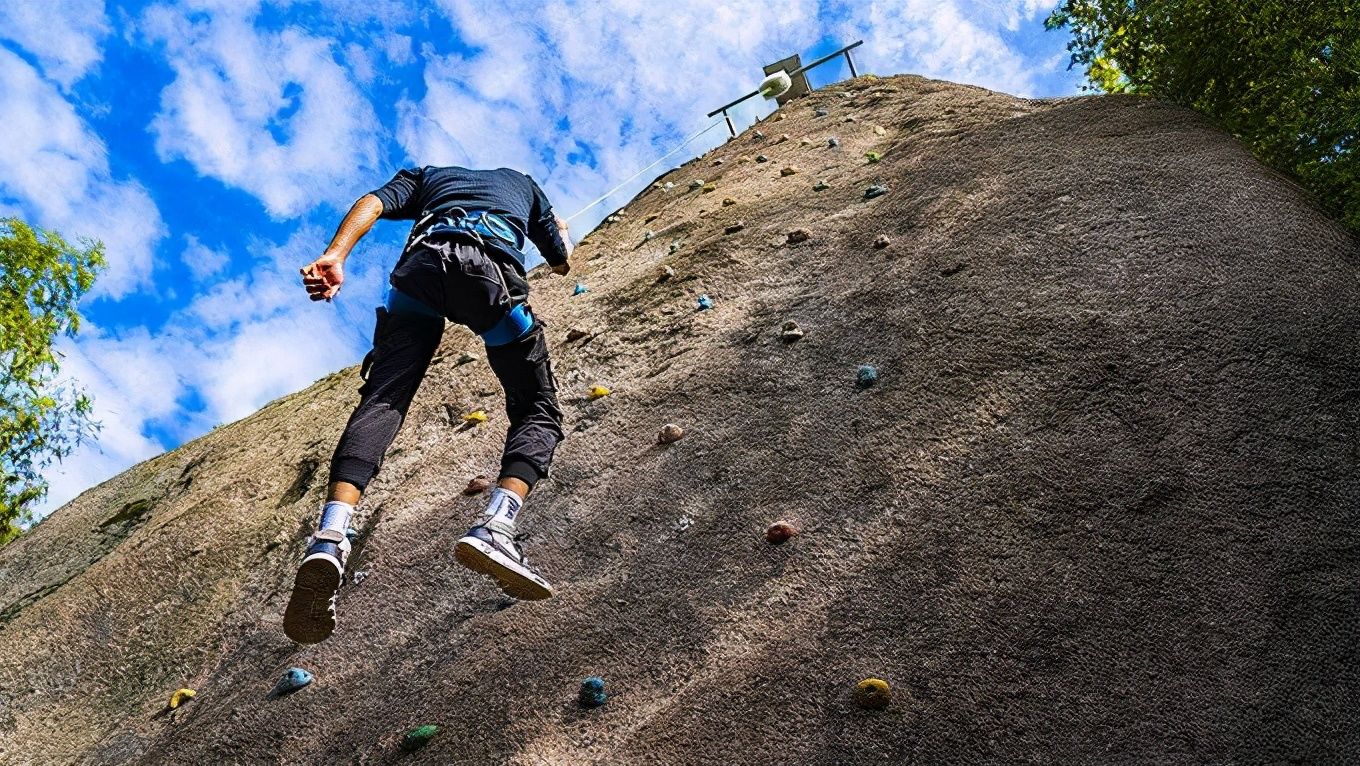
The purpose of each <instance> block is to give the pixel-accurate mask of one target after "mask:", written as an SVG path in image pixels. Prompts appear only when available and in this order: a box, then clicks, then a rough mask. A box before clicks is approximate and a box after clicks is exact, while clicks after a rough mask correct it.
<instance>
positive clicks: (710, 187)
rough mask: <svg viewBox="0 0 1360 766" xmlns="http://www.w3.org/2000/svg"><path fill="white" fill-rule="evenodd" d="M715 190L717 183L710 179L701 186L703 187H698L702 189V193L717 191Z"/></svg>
mask: <svg viewBox="0 0 1360 766" xmlns="http://www.w3.org/2000/svg"><path fill="white" fill-rule="evenodd" d="M717 190H718V185H717V184H716V183H714V182H712V181H709V182H708V183H706V184H704V188H703V189H700V191H702V192H703V193H704V194H708V193H710V192H715V191H717Z"/></svg>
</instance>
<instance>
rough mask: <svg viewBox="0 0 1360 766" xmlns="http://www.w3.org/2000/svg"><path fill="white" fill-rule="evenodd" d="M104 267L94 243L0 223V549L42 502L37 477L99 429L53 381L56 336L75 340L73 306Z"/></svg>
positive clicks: (72, 392) (43, 487)
mask: <svg viewBox="0 0 1360 766" xmlns="http://www.w3.org/2000/svg"><path fill="white" fill-rule="evenodd" d="M103 266H104V247H103V245H101V244H99V243H97V242H88V241H87V242H81V243H80V245H79V246H72V245H70V244H69V243H67V242H66V240H64V239H62V237H61V236H60V235H59V234H57V233H55V232H51V231H34V230H33V229H31V228H29V226H28V225H27V224H25V223H24V222H23V221H21V220H19V219H17V218H0V468H2V469H3V474H0V543H3V542H7V541H8V540H10V539H11V538H13V537H14V536H15V535H17V534H18V532H19V527H18V524H19V523H21V522H23V521H25V520H27V519H28V518H29V517H30V514H31V508H32V506H33V504H35V503H37V502H39V501H41V500H42V499H43V498H44V497H46V495H47V483H46V482H45V481H44V480H43V478H42V475H41V471H42V469H43V468H46V467H47V466H49V465H51V463H52V461H54V460H58V461H59V460H61V459H62V458H64V457H66V456H67V455H70V454H71V452H72V451H73V450H74V449H75V448H76V447H77V446H79V445H80V444H81V443H82V442H83V441H84V440H85V439H88V438H91V437H93V435H94V434H95V433H96V432H97V431H98V429H99V424H98V423H96V422H94V421H92V420H91V415H92V414H93V409H94V404H93V402H92V401H91V400H90V398H89V396H87V395H86V394H85V393H83V392H82V391H80V390H79V389H78V388H77V387H76V385H75V384H74V383H71V382H59V381H58V380H57V374H58V372H59V371H60V364H59V362H58V358H57V354H56V353H55V352H54V350H53V348H52V343H53V341H54V340H55V338H56V337H57V335H58V334H64V335H66V336H68V337H75V334H76V332H77V331H78V330H79V328H80V313H79V311H78V308H77V304H78V303H79V301H80V297H81V296H82V295H84V294H85V293H86V292H87V291H88V290H89V289H90V287H92V286H93V285H94V279H95V275H96V274H97V272H98V270H99V269H100V268H102V267H103Z"/></svg>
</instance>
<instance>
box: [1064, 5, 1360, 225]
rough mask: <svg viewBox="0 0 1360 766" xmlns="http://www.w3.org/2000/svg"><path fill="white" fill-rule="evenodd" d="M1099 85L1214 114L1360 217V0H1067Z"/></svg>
mask: <svg viewBox="0 0 1360 766" xmlns="http://www.w3.org/2000/svg"><path fill="white" fill-rule="evenodd" d="M1044 25H1045V27H1047V28H1048V29H1060V28H1064V27H1066V28H1068V29H1069V30H1070V31H1071V33H1072V39H1071V40H1070V41H1069V42H1068V45H1067V49H1068V50H1069V51H1071V53H1072V59H1071V66H1072V67H1081V68H1082V69H1083V70H1084V71H1085V73H1086V76H1087V79H1088V80H1089V81H1090V82H1091V84H1092V85H1091V87H1093V88H1099V89H1100V90H1103V91H1106V92H1112V93H1114V92H1127V93H1137V94H1144V95H1150V96H1155V97H1157V98H1161V99H1165V100H1168V101H1173V102H1175V103H1178V104H1182V105H1184V106H1188V107H1192V108H1194V109H1197V110H1199V111H1201V112H1204V113H1205V114H1208V115H1209V116H1211V117H1212V118H1214V119H1215V120H1216V121H1217V122H1218V123H1219V124H1220V125H1221V126H1223V128H1224V129H1226V130H1228V131H1229V132H1230V133H1232V134H1233V135H1235V136H1237V137H1238V138H1240V139H1242V140H1243V141H1245V142H1246V143H1247V144H1248V145H1249V146H1250V147H1251V148H1252V150H1253V151H1254V152H1255V153H1256V155H1257V156H1258V157H1260V158H1261V159H1262V160H1263V161H1265V162H1267V163H1269V164H1271V165H1273V166H1275V167H1276V168H1279V169H1281V170H1284V171H1286V172H1289V173H1292V174H1293V175H1294V176H1295V177H1297V178H1298V179H1299V180H1300V181H1301V182H1302V183H1303V184H1304V186H1306V187H1308V188H1309V189H1311V190H1312V191H1313V192H1314V193H1315V194H1317V196H1318V198H1319V199H1320V200H1321V201H1322V203H1323V204H1324V205H1325V206H1326V207H1328V208H1329V209H1330V210H1331V212H1333V213H1335V214H1336V215H1338V216H1340V217H1341V218H1342V220H1344V221H1346V222H1347V223H1348V224H1349V225H1351V226H1352V227H1354V228H1360V156H1357V154H1358V153H1360V0H1315V1H1313V2H1307V3H1299V2H1296V1H1295V0H1066V1H1065V2H1063V3H1062V4H1061V5H1060V6H1058V8H1057V9H1055V10H1054V11H1053V13H1052V14H1050V15H1049V17H1048V19H1046V20H1045V22H1044Z"/></svg>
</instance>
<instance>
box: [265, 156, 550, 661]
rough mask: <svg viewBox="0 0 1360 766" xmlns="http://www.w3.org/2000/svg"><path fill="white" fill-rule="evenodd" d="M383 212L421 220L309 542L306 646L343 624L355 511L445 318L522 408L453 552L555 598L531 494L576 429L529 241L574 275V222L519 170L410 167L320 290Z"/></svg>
mask: <svg viewBox="0 0 1360 766" xmlns="http://www.w3.org/2000/svg"><path fill="white" fill-rule="evenodd" d="M379 218H388V219H395V220H411V221H415V224H414V225H412V227H411V233H410V235H409V236H408V237H407V240H406V246H405V247H404V248H403V249H402V254H401V258H400V259H399V260H398V261H397V265H396V267H395V268H393V270H392V274H391V276H390V277H389V279H388V281H389V283H390V285H391V289H390V290H389V292H388V295H387V299H386V301H385V304H384V305H383V306H382V307H380V308H379V309H378V310H377V313H378V323H377V327H376V328H375V329H374V332H373V350H372V351H370V352H369V354H368V356H366V357H365V358H364V363H363V364H362V365H361V367H360V376H361V377H362V378H363V379H364V383H363V385H362V386H361V387H360V388H359V395H360V399H359V404H358V406H357V407H356V408H355V409H354V412H353V414H351V415H350V418H349V422H348V424H347V425H346V426H345V431H344V433H343V434H342V435H341V437H340V443H339V444H338V445H336V448H335V453H334V455H333V456H332V458H331V465H330V486H329V487H328V494H327V500H326V504H325V507H324V509H323V510H322V513H321V522H320V529H318V530H317V532H316V534H314V535H313V536H312V537H311V539H310V540H309V544H308V547H307V552H306V554H305V556H304V557H303V560H302V565H301V566H300V567H299V568H298V571H297V576H296V578H295V580H294V583H293V595H292V597H291V598H290V599H289V601H288V608H287V610H286V611H285V612H284V617H283V629H284V632H285V633H286V634H287V635H288V636H289V638H292V639H293V640H294V641H297V642H299V643H306V644H310V643H316V642H318V641H321V640H323V639H325V638H326V637H327V636H329V635H330V634H331V632H332V631H333V630H334V629H335V593H336V590H337V589H338V588H339V587H340V581H341V578H342V576H343V574H344V571H345V560H346V558H347V557H348V555H349V551H350V543H349V540H348V539H347V537H346V534H345V530H346V529H347V528H348V527H349V522H350V515H351V514H352V513H353V512H354V507H355V506H356V505H357V504H358V502H359V498H360V496H361V494H362V493H363V491H364V488H365V487H366V486H367V485H368V483H369V482H370V481H371V480H372V479H373V477H374V475H375V474H377V472H378V468H379V467H380V466H381V465H382V460H383V456H384V454H385V453H386V451H387V448H388V446H389V445H390V444H391V443H392V440H393V439H394V438H396V435H397V431H398V430H399V429H400V428H401V423H402V420H403V419H404V418H405V416H406V410H407V408H408V407H409V406H410V404H411V399H412V398H413V397H414V396H415V393H416V389H417V388H418V387H419V386H420V382H421V380H422V379H423V378H424V376H425V372H426V370H427V369H428V367H429V365H430V360H431V359H432V358H433V357H434V353H435V350H436V349H437V348H438V347H439V341H440V338H441V337H442V336H443V334H444V320H445V319H448V320H449V321H452V322H456V323H459V324H463V325H467V326H468V327H469V328H470V329H471V330H472V331H473V332H474V333H476V334H477V335H479V336H481V338H482V340H483V341H485V343H486V358H487V362H488V363H489V364H490V365H491V369H492V371H493V372H495V374H496V377H497V379H499V380H500V383H501V386H502V388H504V389H505V409H506V414H507V415H508V416H509V418H510V429H509V432H508V433H507V434H506V438H505V450H504V453H503V456H502V459H501V468H500V475H499V479H498V481H497V485H498V486H496V487H495V488H494V489H493V490H492V492H491V497H490V500H489V502H488V503H487V507H486V511H485V512H484V513H483V515H482V518H481V520H480V521H479V522H478V523H477V525H476V526H474V527H472V529H471V530H469V531H468V533H467V534H466V535H464V536H463V537H462V538H460V539H459V540H458V542H457V543H456V544H455V545H454V556H455V558H457V560H458V561H459V562H460V563H462V564H463V565H464V566H466V567H468V568H469V569H472V570H474V571H476V572H480V573H483V574H487V575H490V576H491V577H493V578H495V579H496V581H497V582H498V583H499V584H500V587H501V589H502V590H504V591H505V592H506V593H508V594H510V595H511V596H514V597H516V598H522V599H544V598H549V597H550V596H552V595H553V590H552V587H551V586H550V585H549V584H548V582H547V581H546V580H545V579H543V577H542V576H541V575H539V574H538V573H537V572H535V571H534V570H533V569H532V568H530V566H529V565H528V563H527V562H526V561H525V559H524V553H523V550H522V549H521V548H520V544H519V537H518V536H517V535H516V532H515V523H516V522H517V521H518V520H519V519H518V517H519V514H520V510H521V507H522V505H523V503H524V500H525V498H527V497H528V496H529V492H530V491H531V490H532V489H533V487H534V483H535V482H537V481H539V480H541V479H543V478H544V477H546V476H547V475H548V468H549V465H550V464H551V462H552V456H553V451H554V450H555V449H556V447H557V444H558V442H560V441H561V440H562V439H563V438H564V435H563V433H562V428H561V425H562V411H561V410H560V409H559V408H558V406H557V395H556V388H557V384H556V381H555V380H554V378H553V374H552V367H551V365H550V363H549V359H548V346H547V341H546V339H545V337H544V332H543V325H542V324H541V323H540V322H539V321H538V320H537V319H536V318H535V317H534V315H533V312H532V310H531V308H530V306H529V304H528V302H527V301H528V296H529V285H528V282H526V281H525V266H524V259H525V255H524V253H523V248H524V244H525V239H526V238H527V239H528V240H529V241H531V242H533V243H534V245H535V246H537V247H538V250H539V252H540V253H542V255H543V257H544V259H546V260H547V262H548V264H549V265H550V266H551V267H552V270H553V272H554V273H556V274H566V273H567V272H568V271H569V270H570V266H569V265H568V263H567V257H568V255H569V254H570V247H571V245H570V240H569V239H568V237H567V227H566V223H565V222H563V221H562V220H561V219H559V218H557V217H556V216H555V215H554V214H553V212H552V206H551V205H550V204H549V203H548V199H547V197H546V196H544V194H543V191H542V190H541V189H540V188H539V187H538V184H536V183H535V182H534V180H533V179H532V178H530V177H529V176H527V175H524V174H522V173H520V172H518V171H514V170H510V169H508V168H500V169H497V170H469V169H467V168H460V167H428V166H427V167H423V168H418V169H407V170H401V171H399V172H398V173H397V174H396V175H395V176H393V178H392V180H390V181H388V182H387V183H386V184H385V185H384V186H382V187H381V188H379V189H376V190H374V191H373V192H371V193H369V194H366V195H364V196H363V197H360V198H359V200H358V201H357V202H355V203H354V206H353V207H352V208H350V211H349V213H348V214H347V215H346V216H345V218H344V220H343V221H341V223H340V227H339V229H337V230H336V232H335V236H334V237H333V238H332V240H331V243H330V246H329V247H327V248H326V251H325V253H324V254H323V255H322V256H321V257H320V258H318V259H316V260H315V261H314V262H312V263H311V264H308V265H307V266H305V267H303V268H302V269H301V271H302V283H303V285H304V286H305V287H306V289H307V293H308V295H309V296H310V297H311V299H312V300H314V301H320V300H326V301H330V300H331V299H332V298H333V297H335V294H336V293H337V292H338V291H339V290H340V286H341V284H342V283H343V282H344V274H343V266H344V262H345V259H346V258H348V257H349V254H350V251H351V250H352V249H353V248H354V245H355V244H356V243H357V242H358V241H359V239H360V238H362V237H363V236H364V235H365V234H367V233H368V230H369V229H370V228H372V226H373V224H374V222H375V221H377V220H378V219H379Z"/></svg>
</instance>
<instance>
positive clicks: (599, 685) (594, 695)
mask: <svg viewBox="0 0 1360 766" xmlns="http://www.w3.org/2000/svg"><path fill="white" fill-rule="evenodd" d="M576 698H577V700H578V701H579V702H580V703H581V707H599V706H601V705H603V704H604V703H605V701H606V700H608V699H609V695H607V694H605V693H604V679H603V678H600V677H599V676H591V677H589V678H587V679H586V680H584V681H582V682H581V691H580V693H579V694H577V696H576Z"/></svg>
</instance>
